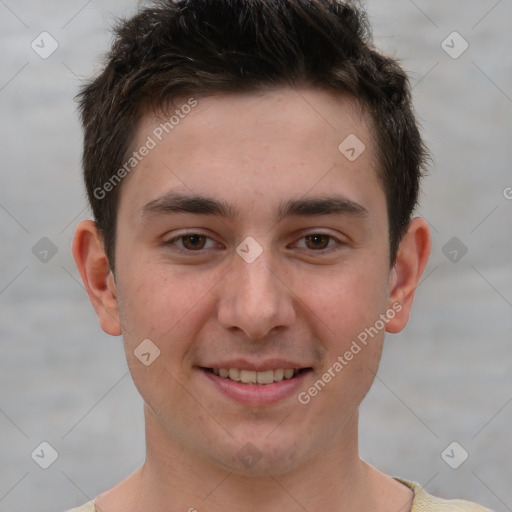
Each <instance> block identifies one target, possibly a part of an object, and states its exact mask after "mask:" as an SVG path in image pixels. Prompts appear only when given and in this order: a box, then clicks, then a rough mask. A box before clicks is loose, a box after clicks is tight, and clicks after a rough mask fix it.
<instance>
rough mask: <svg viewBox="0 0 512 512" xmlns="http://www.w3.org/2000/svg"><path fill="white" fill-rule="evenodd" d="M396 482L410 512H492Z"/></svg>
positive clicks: (87, 509)
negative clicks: (408, 492)
mask: <svg viewBox="0 0 512 512" xmlns="http://www.w3.org/2000/svg"><path fill="white" fill-rule="evenodd" d="M397 480H399V481H400V482H402V483H403V484H405V485H407V487H410V488H411V489H412V490H413V491H414V499H413V502H412V508H411V510H410V512H492V511H491V510H489V509H488V508H485V507H481V506H480V505H477V504H476V503H471V502H469V501H464V500H444V499H442V498H436V497H435V496H432V495H431V494H429V493H428V492H427V491H425V490H424V489H423V487H421V485H420V484H418V483H416V482H409V481H408V480H403V479H402V478H397ZM68 512H96V509H95V508H94V501H89V503H86V504H85V505H83V506H81V507H78V508H74V509H72V510H69V511H68Z"/></svg>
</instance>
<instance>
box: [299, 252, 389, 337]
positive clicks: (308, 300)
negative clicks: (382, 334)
mask: <svg viewBox="0 0 512 512" xmlns="http://www.w3.org/2000/svg"><path fill="white" fill-rule="evenodd" d="M380 266H381V267H382V265H380ZM360 267H363V265H360V266H359V265H358V268H352V269H350V270H348V269H343V268H341V267H340V268H338V269H334V270H333V271H332V272H330V273H326V274H325V275H322V276H321V277H320V276H314V277H310V278H308V279H306V280H302V285H301V288H300V292H299V293H298V296H299V297H300V298H301V300H302V301H303V302H304V303H305V304H306V305H308V306H309V307H310V308H311V310H312V311H313V312H315V313H316V314H317V315H318V318H319V319H320V320H321V321H322V322H323V324H324V326H325V334H326V336H327V338H329V339H330V338H333V337H334V338H337V339H340V338H341V339H343V340H347V339H348V338H351V339H352V338H354V337H357V335H358V334H359V333H360V332H361V331H362V330H364V329H365V328H367V327H370V326H372V325H373V324H374V323H375V321H376V319H377V318H378V317H379V315H380V314H381V313H383V312H384V311H385V309H386V306H387V297H388V274H387V272H386V269H385V268H384V267H382V268H381V269H379V268H378V267H379V262H374V263H373V264H369V265H366V266H364V267H365V268H360Z"/></svg>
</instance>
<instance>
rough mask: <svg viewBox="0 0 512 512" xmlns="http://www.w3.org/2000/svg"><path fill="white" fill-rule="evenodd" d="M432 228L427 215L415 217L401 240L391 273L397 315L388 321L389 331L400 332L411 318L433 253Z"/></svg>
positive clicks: (391, 296)
mask: <svg viewBox="0 0 512 512" xmlns="http://www.w3.org/2000/svg"><path fill="white" fill-rule="evenodd" d="M430 248H431V237H430V229H429V227H428V224H427V222H426V221H425V219H421V218H419V217H418V218H415V219H412V220H411V222H410V223H409V227H408V229H407V233H406V234H405V236H404V237H403V239H402V241H401V242H400V246H399V248H398V252H397V256H396V261H395V264H394V266H393V269H392V270H391V274H390V293H389V298H388V307H389V308H390V310H391V309H392V310H393V311H395V313H396V314H395V316H394V317H393V318H391V319H390V320H389V321H388V322H387V324H386V331H387V332H400V331H401V330H402V329H403V328H404V327H405V326H406V325H407V322H408V320H409V315H410V312H411V307H412V303H413V300H414V294H415V293H416V289H417V288H418V284H419V282H420V278H421V275H422V274H423V271H424V270H425V267H426V266H427V262H428V258H429V256H430Z"/></svg>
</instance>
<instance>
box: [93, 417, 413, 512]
mask: <svg viewBox="0 0 512 512" xmlns="http://www.w3.org/2000/svg"><path fill="white" fill-rule="evenodd" d="M145 412H146V461H145V463H144V465H143V466H142V467H141V468H140V469H139V470H138V471H136V472H135V473H134V474H133V475H131V476H130V477H129V478H128V479H126V480H125V481H124V482H122V483H121V484H119V485H118V486H117V487H115V488H114V489H112V490H111V491H109V492H107V493H105V495H102V496H100V497H98V499H97V500H96V508H97V510H98V512H111V511H112V512H117V510H123V511H125V512H131V511H134V512H135V511H140V510H146V511H147V512H157V511H161V510H168V511H170V512H174V511H188V512H195V511H197V512H202V511H204V510H208V512H221V511H225V510H226V505H227V504H229V509H230V511H232V512H252V511H254V512H259V511H260V510H262V509H263V510H265V512H282V511H283V510H286V512H303V511H304V510H322V509H325V510H340V511H341V510H343V511H344V512H350V511H354V512H355V511H360V510H374V511H381V510H387V508H386V509H384V508H383V507H382V504H383V502H388V501H389V500H390V495H391V497H392V498H393V496H395V494H397V497H398V495H400V497H399V499H400V500H401V501H399V503H400V506H399V507H398V508H401V510H403V511H404V512H405V511H406V510H409V508H407V507H404V498H407V496H409V495H410V492H407V491H408V490H407V489H406V488H405V487H404V486H403V485H402V484H400V483H398V482H396V481H394V480H392V479H391V478H389V477H387V476H385V475H383V474H382V473H379V472H378V471H377V470H375V469H374V468H372V467H371V466H369V465H368V464H366V463H365V462H363V461H362V460H361V459H360V458H359V453H358V443H357V437H358V436H357V427H358V414H357V412H356V413H355V414H354V415H353V416H352V417H351V418H350V420H349V421H348V422H347V424H346V425H345V427H344V428H343V431H342V432H340V434H339V436H337V442H336V444H334V443H333V445H331V448H330V449H329V451H327V452H325V453H318V454H316V455H315V456H314V457H313V458H311V459H309V460H307V461H303V463H302V464H301V465H300V467H296V468H294V469H292V470H290V471H287V472H284V473H282V474H277V473H273V472H272V471H270V470H269V471H264V472H263V474H257V475H254V474H240V473H237V472H234V471H230V469H229V468H226V467H223V466H221V465H220V464H219V463H217V462H216V461H214V460H212V459H208V458H205V457H204V456H202V455H201V454H198V453H196V452H194V451H192V450H190V449H189V448H188V447H186V446H184V444H183V443H178V442H176V441H175V440H174V439H173V438H172V436H171V435H169V433H168V432H167V431H165V429H164V428H163V427H162V425H161V424H160V423H159V422H158V420H157V418H156V417H155V416H154V415H153V414H152V413H151V411H149V410H148V408H146V411H145ZM405 492H407V496H405ZM384 496H385V498H386V499H385V500H384V499H383V498H384ZM409 497H410V496H409ZM395 501H396V500H395ZM390 510H391V509H390ZM395 510H396V509H395Z"/></svg>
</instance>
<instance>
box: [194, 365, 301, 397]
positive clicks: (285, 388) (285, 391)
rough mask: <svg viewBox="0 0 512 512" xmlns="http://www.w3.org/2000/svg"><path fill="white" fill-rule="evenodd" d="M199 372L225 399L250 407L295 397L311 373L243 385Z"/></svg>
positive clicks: (206, 372)
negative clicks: (264, 382)
mask: <svg viewBox="0 0 512 512" xmlns="http://www.w3.org/2000/svg"><path fill="white" fill-rule="evenodd" d="M200 371H201V373H202V374H203V375H204V376H205V377H207V378H208V379H210V381H212V382H213V383H214V384H215V385H216V386H217V387H218V389H219V390H220V391H221V392H222V393H224V394H225V395H226V396H227V397H229V398H231V399H233V400H236V401H237V402H240V403H242V404H245V405H251V406H265V405H272V404H275V403H277V402H280V401H282V400H285V399H286V398H289V397H291V396H297V394H298V392H299V389H300V388H301V387H302V386H303V382H304V379H305V378H306V377H307V376H308V375H309V374H310V373H311V370H306V371H302V372H301V373H299V374H297V375H296V376H295V377H293V378H292V379H283V380H280V381H278V382H273V383H272V384H244V383H242V382H236V381H234V380H231V379H228V378H225V377H219V376H218V375H215V374H214V373H211V372H208V371H206V370H203V369H202V368H200Z"/></svg>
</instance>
